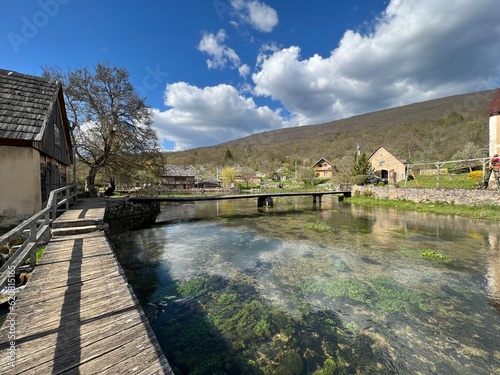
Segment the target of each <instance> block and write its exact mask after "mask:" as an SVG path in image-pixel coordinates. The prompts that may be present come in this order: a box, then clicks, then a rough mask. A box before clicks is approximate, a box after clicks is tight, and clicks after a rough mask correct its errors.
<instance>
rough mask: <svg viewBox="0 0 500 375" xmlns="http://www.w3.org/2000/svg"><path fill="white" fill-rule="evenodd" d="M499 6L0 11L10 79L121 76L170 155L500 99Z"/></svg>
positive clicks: (1, 55)
mask: <svg viewBox="0 0 500 375" xmlns="http://www.w3.org/2000/svg"><path fill="white" fill-rule="evenodd" d="M499 14H500V1H498V0H454V1H452V2H450V1H445V0H391V1H382V0H380V1H379V0H343V1H339V0H307V1H305V0H304V1H302V0H297V1H293V0H289V1H282V0H281V1H278V0H203V1H202V0H188V1H187V0H143V1H140V2H139V1H132V0H121V1H102V0H101V1H96V0H85V1H82V0H23V1H19V0H2V1H1V3H0V19H1V22H0V61H1V66H0V67H1V68H4V69H10V70H14V71H18V72H21V73H26V74H34V75H39V74H40V73H41V67H42V66H55V65H57V66H60V67H61V68H63V69H67V68H80V67H92V66H94V65H95V64H96V63H99V62H104V61H108V62H109V63H110V64H112V65H116V66H119V67H124V68H126V69H127V70H128V71H129V73H130V80H131V82H132V83H133V84H134V86H135V87H136V88H137V90H138V91H139V93H140V94H141V95H144V96H146V98H147V103H148V104H149V105H150V106H151V107H152V108H153V111H154V127H155V129H156V130H157V131H158V134H159V136H160V141H161V144H162V145H163V147H164V148H165V149H166V150H182V149H188V148H195V147H201V146H209V145H214V144H218V143H222V142H225V141H228V140H232V139H236V138H241V137H244V136H246V135H249V134H252V133H257V132H263V131H268V130H273V129H279V128H283V127H291V126H301V125H308V124H319V123H323V122H328V121H332V120H336V119H340V118H346V117H350V116H353V115H356V114H361V113H366V112H371V111H374V110H378V109H383V108H391V107H395V106H399V105H404V104H409V103H414V102H417V101H424V100H429V99H433V98H438V97H444V96H448V95H456V94H461V93H466V92H473V91H479V90H485V89H490V88H495V87H498V86H500V58H499V56H500V53H499V51H500V20H499V19H498V15H499Z"/></svg>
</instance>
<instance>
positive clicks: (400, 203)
mask: <svg viewBox="0 0 500 375" xmlns="http://www.w3.org/2000/svg"><path fill="white" fill-rule="evenodd" d="M345 202H348V203H355V204H359V205H363V206H370V207H389V208H397V209H400V210H407V211H417V212H428V213H436V214H444V215H457V216H464V217H469V218H472V219H484V220H493V221H500V209H499V207H498V206H495V205H482V206H467V205H460V204H448V203H438V202H429V203H422V202H419V203H415V202H410V201H404V200H391V199H375V198H373V197H352V198H348V199H346V200H345Z"/></svg>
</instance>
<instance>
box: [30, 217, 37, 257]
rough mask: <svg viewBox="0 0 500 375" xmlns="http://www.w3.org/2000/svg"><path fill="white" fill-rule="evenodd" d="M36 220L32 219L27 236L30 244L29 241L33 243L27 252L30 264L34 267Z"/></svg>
mask: <svg viewBox="0 0 500 375" xmlns="http://www.w3.org/2000/svg"><path fill="white" fill-rule="evenodd" d="M36 225H37V223H36V221H33V222H32V223H31V224H30V236H29V238H28V243H29V244H31V243H33V242H34V243H35V244H34V245H33V246H32V247H31V250H30V252H29V254H30V266H31V267H35V266H36V243H37V233H36V232H37V228H36Z"/></svg>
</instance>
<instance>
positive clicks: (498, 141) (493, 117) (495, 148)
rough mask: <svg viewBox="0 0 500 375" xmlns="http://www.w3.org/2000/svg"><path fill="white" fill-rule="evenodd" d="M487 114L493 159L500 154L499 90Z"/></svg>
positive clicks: (490, 149) (490, 150)
mask: <svg viewBox="0 0 500 375" xmlns="http://www.w3.org/2000/svg"><path fill="white" fill-rule="evenodd" d="M486 114H487V115H489V116H490V121H489V133H490V142H489V153H490V155H489V156H490V157H492V156H493V155H495V154H500V89H498V90H497V92H496V94H495V96H494V97H493V100H492V101H491V102H490V105H489V106H488V110H487V111H486Z"/></svg>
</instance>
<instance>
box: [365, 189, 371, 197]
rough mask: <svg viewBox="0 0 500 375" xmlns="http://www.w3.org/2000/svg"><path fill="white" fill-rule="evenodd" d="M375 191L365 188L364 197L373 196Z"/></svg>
mask: <svg viewBox="0 0 500 375" xmlns="http://www.w3.org/2000/svg"><path fill="white" fill-rule="evenodd" d="M372 196H373V192H372V191H371V190H365V191H363V197H372Z"/></svg>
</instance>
